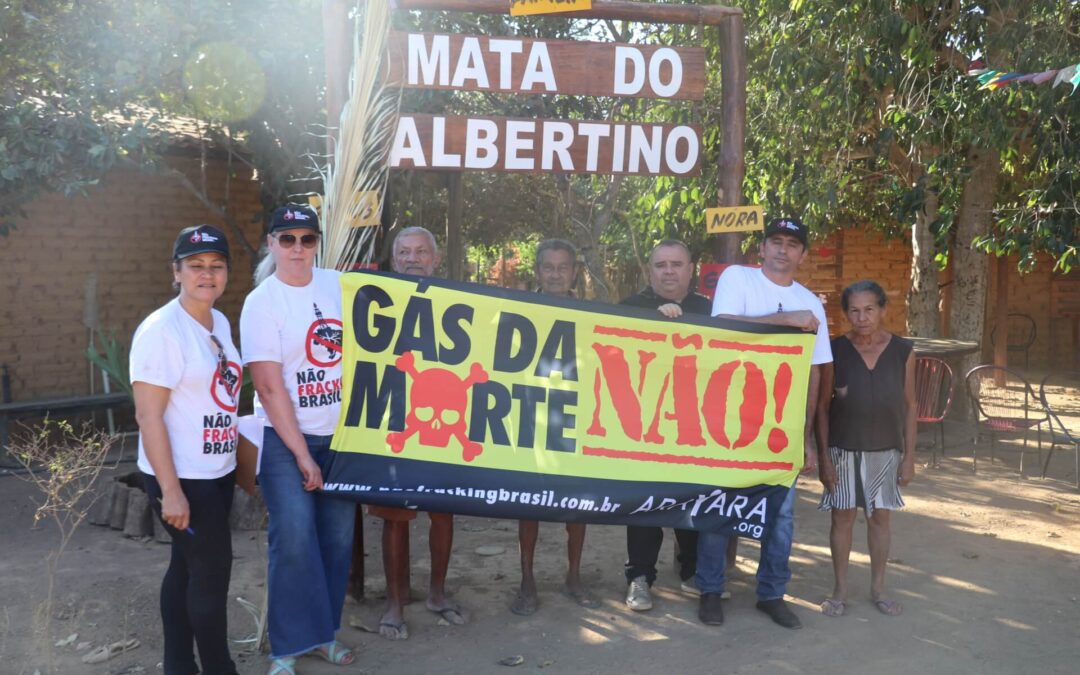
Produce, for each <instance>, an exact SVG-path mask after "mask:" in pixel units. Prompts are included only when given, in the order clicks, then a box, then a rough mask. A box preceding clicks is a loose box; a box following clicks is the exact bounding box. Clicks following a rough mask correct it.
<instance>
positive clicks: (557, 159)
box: [390, 113, 760, 220]
mask: <svg viewBox="0 0 1080 675" xmlns="http://www.w3.org/2000/svg"><path fill="white" fill-rule="evenodd" d="M700 154H701V130H700V128H698V127H692V126H686V125H675V124H639V123H612V122H593V121H586V120H566V121H564V120H544V119H508V118H505V117H460V116H455V115H422V114H408V113H403V114H402V115H400V116H399V118H398V127H397V131H396V132H395V134H394V142H393V146H392V149H391V151H390V167H391V168H394V169H441V170H447V169H450V170H465V171H525V172H537V171H556V172H563V173H602V174H632V175H650V176H691V175H697V174H698V173H700V171H701V168H700V165H699V164H700ZM758 213H759V220H760V209H759V210H758Z"/></svg>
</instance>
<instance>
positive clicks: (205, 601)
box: [143, 471, 236, 675]
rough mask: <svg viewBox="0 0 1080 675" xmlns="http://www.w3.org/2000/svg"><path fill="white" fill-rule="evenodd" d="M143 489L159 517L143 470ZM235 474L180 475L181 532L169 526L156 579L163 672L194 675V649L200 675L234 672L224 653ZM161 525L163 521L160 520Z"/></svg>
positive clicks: (153, 484)
mask: <svg viewBox="0 0 1080 675" xmlns="http://www.w3.org/2000/svg"><path fill="white" fill-rule="evenodd" d="M143 481H144V484H145V486H146V493H147V494H148V495H149V496H150V503H151V504H152V505H153V508H154V512H155V513H156V514H157V517H158V518H161V486H160V485H158V482H157V479H156V478H154V477H153V476H151V475H148V474H143ZM234 485H236V472H235V471H234V472H232V473H230V474H228V475H226V476H222V477H221V478H215V479H212V480H195V479H187V478H181V479H180V487H181V489H182V490H183V491H184V496H185V497H187V500H188V504H189V506H190V508H191V523H190V527H189V528H188V529H187V531H183V532H181V531H180V530H177V529H176V528H174V527H172V526H171V525H169V524H167V523H166V524H165V529H167V530H168V531H169V534H170V535H172V559H171V560H170V561H169V569H168V570H167V571H166V572H165V578H164V579H163V580H162V582H161V624H162V626H163V627H164V629H165V656H164V659H163V660H162V666H163V668H164V672H165V675H195V674H196V673H199V672H200V669H199V668H198V667H196V665H195V650H194V647H195V646H196V645H197V646H198V648H199V662H200V664H201V665H202V670H201V672H202V675H236V664H234V663H233V660H232V657H230V656H229V641H228V625H227V621H226V615H227V611H226V605H227V602H228V598H229V578H230V576H231V574H232V532H231V531H230V530H229V510H230V509H231V508H232V501H233V486H234ZM162 522H163V523H164V521H162Z"/></svg>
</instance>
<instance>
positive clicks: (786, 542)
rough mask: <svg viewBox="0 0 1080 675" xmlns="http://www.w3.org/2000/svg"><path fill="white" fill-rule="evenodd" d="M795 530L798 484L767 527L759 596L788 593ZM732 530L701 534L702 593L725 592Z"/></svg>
mask: <svg viewBox="0 0 1080 675" xmlns="http://www.w3.org/2000/svg"><path fill="white" fill-rule="evenodd" d="M794 532H795V484H794V483H792V484H791V488H790V489H789V490H788V491H787V496H786V497H784V502H783V503H782V504H781V505H780V508H779V509H778V510H777V513H776V516H775V517H774V518H773V522H772V527H769V528H768V529H767V530H766V531H765V538H764V539H763V540H762V542H761V558H759V559H758V569H757V582H758V585H757V597H758V600H774V599H776V598H782V597H784V593H785V592H787V582H789V581H791V567H790V565H789V564H788V559H789V558H790V557H791V539H792V535H793V534H794ZM730 536H731V532H702V533H701V535H700V536H699V537H698V554H697V574H696V575H694V580H695V581H696V582H697V585H698V588H700V589H701V592H702V593H722V592H723V591H724V584H725V583H726V582H727V578H726V576H725V575H724V572H725V570H726V569H727V544H728V538H729V537H730Z"/></svg>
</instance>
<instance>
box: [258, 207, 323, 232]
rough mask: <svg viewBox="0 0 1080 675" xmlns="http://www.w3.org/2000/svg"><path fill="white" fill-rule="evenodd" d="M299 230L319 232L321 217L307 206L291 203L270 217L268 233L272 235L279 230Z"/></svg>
mask: <svg viewBox="0 0 1080 675" xmlns="http://www.w3.org/2000/svg"><path fill="white" fill-rule="evenodd" d="M299 228H307V229H309V230H315V231H316V232H318V231H319V215H318V214H317V213H315V209H313V208H311V207H310V206H308V205H307V204H293V203H289V204H286V205H285V206H281V207H279V208H277V209H276V210H275V211H274V213H273V215H271V216H270V227H269V228H267V230H266V232H267V234H270V233H272V232H277V231H278V230H296V229H299Z"/></svg>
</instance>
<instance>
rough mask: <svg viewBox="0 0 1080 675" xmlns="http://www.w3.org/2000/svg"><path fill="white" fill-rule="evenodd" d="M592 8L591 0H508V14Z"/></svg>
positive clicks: (527, 14) (575, 10) (572, 10)
mask: <svg viewBox="0 0 1080 675" xmlns="http://www.w3.org/2000/svg"><path fill="white" fill-rule="evenodd" d="M586 9H592V0H510V16H529V15H530V14H554V13H555V12H580V11H582V10H586Z"/></svg>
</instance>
